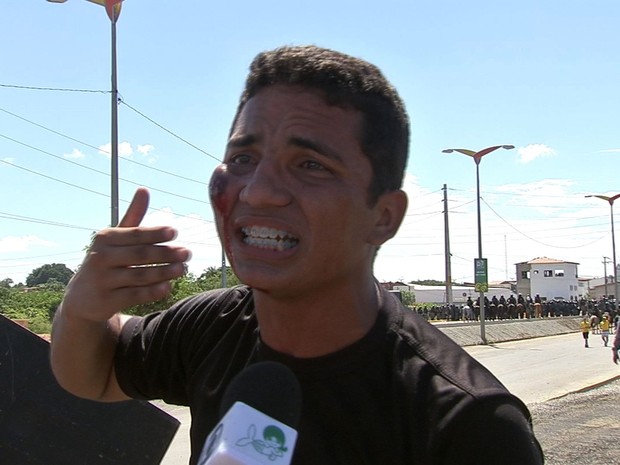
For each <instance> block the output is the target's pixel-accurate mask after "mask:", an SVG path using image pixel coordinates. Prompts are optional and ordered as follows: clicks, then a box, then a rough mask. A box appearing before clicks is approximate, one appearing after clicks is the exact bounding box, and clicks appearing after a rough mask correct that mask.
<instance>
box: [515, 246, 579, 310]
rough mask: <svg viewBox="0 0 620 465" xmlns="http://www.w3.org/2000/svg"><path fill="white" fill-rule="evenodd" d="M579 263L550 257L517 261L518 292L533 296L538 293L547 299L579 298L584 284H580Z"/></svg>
mask: <svg viewBox="0 0 620 465" xmlns="http://www.w3.org/2000/svg"><path fill="white" fill-rule="evenodd" d="M577 265H579V263H575V262H567V261H564V260H556V259H553V258H548V257H539V258H534V259H533V260H530V261H527V262H521V263H517V264H516V267H517V293H518V294H521V295H523V296H525V295H530V296H532V298H533V297H534V296H535V295H536V294H538V295H540V297H543V298H546V299H547V300H551V299H564V300H579V297H582V296H583V294H582V295H580V292H581V293H582V292H583V286H582V287H580V286H579V277H578V273H577Z"/></svg>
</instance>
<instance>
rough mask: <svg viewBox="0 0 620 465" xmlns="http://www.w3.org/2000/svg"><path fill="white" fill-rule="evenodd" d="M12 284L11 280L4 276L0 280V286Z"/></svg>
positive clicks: (5, 286)
mask: <svg viewBox="0 0 620 465" xmlns="http://www.w3.org/2000/svg"><path fill="white" fill-rule="evenodd" d="M12 285H13V280H12V279H11V278H4V279H3V280H2V281H0V288H4V289H7V288H9V287H11V286H12Z"/></svg>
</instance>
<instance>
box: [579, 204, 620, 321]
mask: <svg viewBox="0 0 620 465" xmlns="http://www.w3.org/2000/svg"><path fill="white" fill-rule="evenodd" d="M586 197H596V198H597V199H601V200H605V201H606V202H607V203H609V210H610V212H611V215H610V217H611V253H612V254H613V255H612V259H613V261H614V307H615V309H616V310H617V309H618V265H617V264H616V237H615V233H614V200H616V199H620V194H616V195H613V196H611V197H608V196H606V195H598V194H592V195H586ZM605 282H606V283H607V276H605Z"/></svg>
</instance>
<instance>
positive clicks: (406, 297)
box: [400, 291, 415, 307]
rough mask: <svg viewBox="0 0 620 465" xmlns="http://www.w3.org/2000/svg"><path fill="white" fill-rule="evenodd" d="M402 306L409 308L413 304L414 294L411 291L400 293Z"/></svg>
mask: <svg viewBox="0 0 620 465" xmlns="http://www.w3.org/2000/svg"><path fill="white" fill-rule="evenodd" d="M400 295H401V299H402V302H403V305H405V306H406V307H411V306H412V305H413V304H415V293H414V292H411V291H401V293H400Z"/></svg>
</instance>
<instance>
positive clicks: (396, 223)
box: [368, 189, 407, 246]
mask: <svg viewBox="0 0 620 465" xmlns="http://www.w3.org/2000/svg"><path fill="white" fill-rule="evenodd" d="M374 209H375V210H376V212H377V222H376V223H375V225H374V228H373V230H372V232H371V234H370V237H369V238H368V241H369V242H370V243H371V244H372V245H376V246H380V245H382V244H383V243H384V242H386V241H387V240H389V239H391V238H392V237H394V235H395V234H396V232H397V231H398V228H399V227H400V224H401V222H402V221H403V218H404V216H405V212H406V211H407V194H405V192H404V191H402V190H400V189H399V190H395V191H389V192H385V193H384V194H381V196H379V199H378V200H377V203H376V205H375V206H374Z"/></svg>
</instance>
